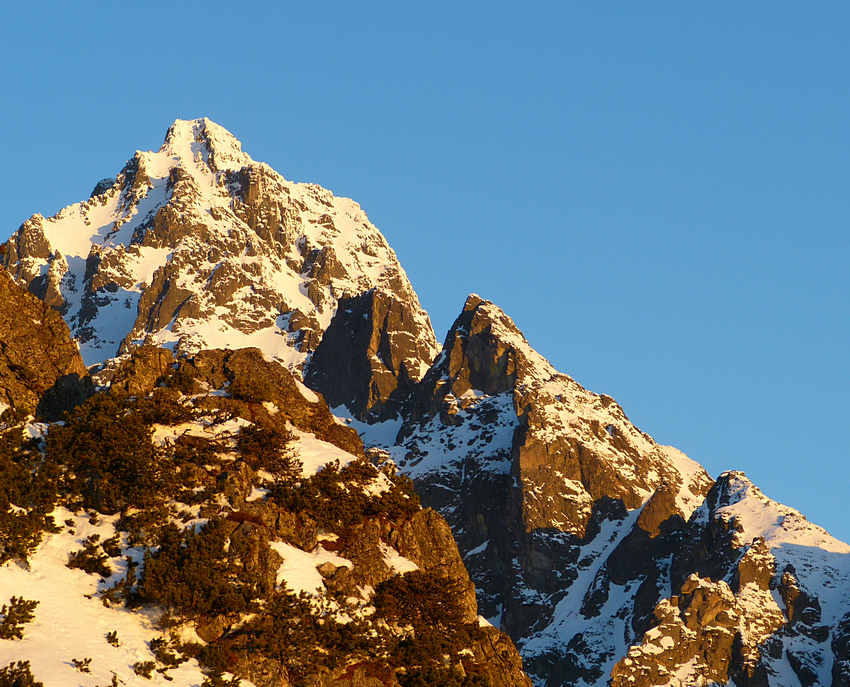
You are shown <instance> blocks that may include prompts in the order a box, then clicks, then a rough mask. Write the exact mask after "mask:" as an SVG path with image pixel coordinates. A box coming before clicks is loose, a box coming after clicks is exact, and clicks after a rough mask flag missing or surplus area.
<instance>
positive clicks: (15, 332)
mask: <svg viewBox="0 0 850 687" xmlns="http://www.w3.org/2000/svg"><path fill="white" fill-rule="evenodd" d="M91 394H92V383H91V379H90V378H89V374H88V372H87V371H86V368H85V365H83V360H82V358H81V357H80V353H79V350H78V349H77V344H76V343H75V342H74V341H73V340H72V339H71V337H70V335H69V332H68V326H67V325H66V324H65V322H64V321H63V320H62V317H61V316H60V315H59V314H58V313H57V312H55V311H54V310H53V309H52V308H50V307H49V306H48V305H47V304H46V303H44V302H43V301H41V300H39V299H38V298H36V297H35V296H34V295H32V294H29V293H26V292H25V291H24V290H23V289H21V288H20V287H19V286H18V285H16V284H15V283H14V281H13V280H12V279H11V277H10V276H9V275H8V274H7V273H5V272H2V271H0V403H1V404H2V405H3V406H4V407H11V408H14V409H15V410H18V411H20V412H22V413H24V414H27V413H33V414H36V415H37V416H39V417H43V418H45V419H49V420H55V419H59V417H60V416H61V415H62V412H63V411H65V410H70V409H71V408H73V407H75V406H76V405H78V404H79V403H81V402H82V401H84V400H85V399H86V398H88V396H90V395H91Z"/></svg>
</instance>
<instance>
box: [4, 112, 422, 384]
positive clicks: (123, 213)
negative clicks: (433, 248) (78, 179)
mask: <svg viewBox="0 0 850 687" xmlns="http://www.w3.org/2000/svg"><path fill="white" fill-rule="evenodd" d="M4 264H5V266H6V267H7V269H9V270H10V271H11V272H12V273H13V275H14V276H15V279H16V280H17V282H18V283H19V284H21V285H22V286H24V287H25V288H28V289H29V290H30V291H32V292H34V293H36V294H37V295H39V296H40V297H41V298H42V299H44V300H45V301H46V302H47V303H48V304H50V305H52V306H54V307H56V308H57V309H59V310H60V312H62V313H63V315H64V316H65V318H66V320H67V322H68V324H69V325H70V327H71V331H72V334H73V335H74V336H75V337H76V338H77V339H78V341H79V343H80V350H81V352H82V355H83V359H84V360H85V362H86V364H88V365H91V364H93V363H100V362H102V361H104V360H106V359H109V358H112V357H114V356H116V355H118V354H120V353H123V352H125V351H126V350H128V349H129V347H131V346H132V345H133V344H136V343H139V342H142V341H148V342H152V343H156V344H160V345H165V346H169V347H171V348H172V349H173V350H175V351H178V352H183V353H192V352H195V351H198V350H201V349H203V348H224V347H228V348H242V347H246V346H255V347H258V348H260V349H262V350H263V351H264V353H265V354H266V355H267V356H269V357H271V358H274V359H277V360H279V361H281V362H282V363H283V364H285V365H286V366H287V367H289V368H290V369H292V370H300V369H301V367H302V366H303V364H304V362H305V361H306V360H307V359H308V357H309V354H310V353H311V352H312V351H313V350H315V348H316V346H317V345H318V344H319V341H320V340H321V338H322V334H323V332H324V331H325V329H326V328H327V327H328V325H329V324H330V322H331V320H332V318H333V317H334V314H335V313H336V311H337V305H338V303H339V301H340V299H346V298H351V297H355V296H359V295H361V294H364V293H366V292H368V291H370V290H371V289H376V290H377V291H380V292H384V293H388V294H389V295H390V297H391V298H392V299H393V300H395V301H397V302H398V303H400V304H401V307H402V309H403V311H404V319H405V322H406V327H407V328H408V329H411V330H412V331H415V332H416V336H415V337H409V339H410V341H409V342H408V343H409V345H408V346H407V347H406V348H405V349H404V352H403V355H402V357H401V360H400V361H395V366H396V368H399V367H403V368H404V370H403V372H402V370H400V369H393V370H392V375H393V376H394V377H398V376H399V375H400V374H404V375H405V377H406V378H409V379H411V380H418V379H419V378H420V377H421V376H422V374H424V372H425V370H426V369H427V368H428V366H429V365H430V363H431V361H432V359H433V357H434V355H435V354H436V352H437V351H438V346H437V343H436V339H435V338H434V335H433V331H432V329H431V325H430V321H429V320H428V316H427V314H426V313H425V312H424V311H423V310H422V308H421V307H420V306H419V301H418V299H417V297H416V294H415V293H414V292H413V289H412V288H411V286H410V283H409V282H408V280H407V277H406V275H405V273H404V270H403V269H402V268H401V266H400V265H399V264H398V261H397V259H396V257H395V254H394V253H393V251H392V249H391V248H390V247H389V246H388V245H387V243H386V241H385V240H384V238H383V236H381V234H380V232H379V231H378V230H377V229H376V228H375V227H374V226H373V225H372V224H371V223H370V222H369V220H368V219H367V217H366V214H365V213H364V212H363V210H362V209H361V208H360V206H359V205H358V204H357V203H355V202H354V201H352V200H349V199H347V198H337V197H335V196H334V195H333V194H331V193H330V192H329V191H327V190H325V189H323V188H321V187H319V186H316V185H313V184H295V183H291V182H289V181H286V180H285V179H284V178H283V177H281V176H280V175H279V174H277V173H276V172H275V171H274V170H272V169H271V168H270V167H269V166H268V165H265V164H263V163H258V162H255V161H253V160H252V159H251V158H250V157H249V156H248V155H247V154H246V153H243V152H242V150H241V145H240V143H239V141H238V140H236V138H234V137H233V136H232V135H231V134H230V133H229V132H227V131H226V130H225V129H223V128H222V127H220V126H218V125H216V124H214V123H213V122H211V121H209V120H207V119H200V120H194V121H181V120H178V121H176V122H175V123H174V124H173V126H172V127H171V128H170V129H169V131H168V134H167V136H166V139H165V143H164V144H163V145H162V147H161V148H160V149H159V151H157V152H141V151H138V152H136V154H135V156H134V157H133V158H132V159H131V160H130V161H129V162H128V163H127V165H126V166H125V167H124V169H123V170H122V171H121V173H120V174H119V175H118V177H117V179H115V180H104V181H102V182H100V183H99V184H98V185H97V187H96V188H95V192H94V194H93V196H92V197H91V198H90V199H89V200H87V201H85V202H82V203H77V204H75V205H71V206H69V207H66V208H65V209H64V210H62V211H61V212H60V213H58V214H57V215H56V216H54V217H50V218H46V219H45V218H44V217H42V216H40V215H35V216H33V217H32V218H30V219H29V220H27V221H26V222H25V223H24V224H23V225H22V226H21V228H20V229H19V230H18V231H17V232H16V234H15V235H14V236H13V237H12V238H11V239H10V241H9V243H8V244H7V250H6V256H5V260H4ZM382 371H385V370H382Z"/></svg>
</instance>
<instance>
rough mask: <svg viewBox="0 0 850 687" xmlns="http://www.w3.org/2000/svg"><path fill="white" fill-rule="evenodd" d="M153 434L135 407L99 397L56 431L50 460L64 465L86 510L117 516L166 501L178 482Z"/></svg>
mask: <svg viewBox="0 0 850 687" xmlns="http://www.w3.org/2000/svg"><path fill="white" fill-rule="evenodd" d="M152 433H153V432H152V429H151V427H150V425H149V424H148V423H147V422H145V420H144V418H143V417H142V414H140V413H138V412H134V409H133V407H132V404H131V403H130V402H129V401H126V400H124V399H120V398H116V397H115V396H112V395H110V394H96V395H95V396H92V397H91V398H90V399H89V400H88V401H86V402H85V403H83V404H82V405H80V406H78V407H77V408H75V409H74V411H73V412H72V413H70V414H67V415H66V419H65V425H64V426H58V425H54V426H53V427H52V428H51V430H50V433H49V435H48V439H47V457H48V460H50V461H53V462H55V463H57V464H60V465H64V466H66V468H67V471H66V473H65V476H64V485H65V487H66V488H67V489H68V490H69V491H70V492H71V494H72V495H75V496H77V497H80V498H81V499H82V502H83V505H84V506H85V507H86V508H93V509H94V510H97V511H98V512H100V513H104V514H109V513H115V512H117V511H119V510H121V509H124V508H127V507H129V506H131V507H135V508H149V507H151V506H152V505H155V504H156V503H158V502H160V501H162V499H163V498H164V497H165V496H166V495H167V494H168V493H169V491H170V487H171V484H172V482H173V465H172V463H171V461H170V460H169V459H168V458H167V457H165V456H163V455H161V454H160V452H159V451H157V449H156V448H155V447H154V445H153V443H152V441H151V436H152Z"/></svg>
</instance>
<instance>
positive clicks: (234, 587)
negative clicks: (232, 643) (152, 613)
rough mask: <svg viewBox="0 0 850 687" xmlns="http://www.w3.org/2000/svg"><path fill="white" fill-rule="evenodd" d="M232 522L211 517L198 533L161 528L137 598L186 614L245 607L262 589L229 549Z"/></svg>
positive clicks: (237, 609)
mask: <svg viewBox="0 0 850 687" xmlns="http://www.w3.org/2000/svg"><path fill="white" fill-rule="evenodd" d="M232 527H233V525H232V524H231V523H228V522H227V521H226V520H223V519H221V518H213V519H211V520H210V521H209V522H208V523H207V524H206V525H205V526H204V527H203V528H202V529H201V530H200V532H197V533H196V532H195V531H194V530H192V529H191V528H190V529H189V530H188V531H186V532H184V531H181V530H180V529H178V528H177V527H176V526H174V525H168V526H166V527H164V528H163V530H162V532H161V534H160V537H159V549H158V550H157V551H156V553H153V554H152V553H150V551H148V552H146V553H145V566H144V574H143V577H142V582H141V588H140V599H141V600H142V601H143V602H154V603H159V604H162V605H163V606H165V607H166V608H168V609H169V610H172V611H174V612H176V613H179V614H181V615H184V616H186V617H197V616H202V615H219V614H230V613H242V612H245V611H247V610H248V609H249V608H250V606H251V603H250V602H251V601H252V600H253V599H256V598H259V597H260V596H261V590H260V589H259V586H258V585H259V582H258V581H257V580H255V579H252V576H251V575H249V574H248V573H247V572H246V571H245V569H244V567H243V566H242V565H241V562H240V561H239V560H238V559H237V557H236V555H235V554H234V553H233V552H231V551H229V550H228V549H229V545H228V544H229V541H228V540H229V533H230V530H231V529H232Z"/></svg>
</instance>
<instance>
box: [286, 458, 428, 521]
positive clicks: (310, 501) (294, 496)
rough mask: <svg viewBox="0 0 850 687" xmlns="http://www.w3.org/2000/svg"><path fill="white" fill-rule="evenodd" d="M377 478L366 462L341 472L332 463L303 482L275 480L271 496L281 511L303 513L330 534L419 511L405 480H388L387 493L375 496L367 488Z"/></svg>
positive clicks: (352, 465) (376, 473)
mask: <svg viewBox="0 0 850 687" xmlns="http://www.w3.org/2000/svg"><path fill="white" fill-rule="evenodd" d="M377 478H378V469H377V468H376V467H375V466H373V465H372V464H371V463H369V462H368V461H365V460H356V461H352V462H351V463H349V464H347V465H345V466H344V467H343V468H340V467H339V463H338V462H332V463H328V464H327V465H325V466H324V467H323V468H322V469H320V470H319V471H318V472H316V474H315V475H313V476H312V477H310V478H308V479H305V480H300V481H297V482H296V481H294V480H292V479H278V480H277V482H276V483H275V485H274V486H273V487H272V489H271V491H270V494H271V496H272V497H273V498H274V500H275V501H276V502H277V503H278V504H279V505H280V506H281V507H283V508H286V509H287V510H290V511H293V512H300V513H306V514H307V515H309V516H310V517H312V518H313V519H314V520H316V522H317V523H319V525H320V526H321V527H323V528H325V529H327V530H329V531H332V532H343V531H344V530H346V529H348V528H350V527H352V526H354V525H356V524H357V523H359V522H361V521H362V520H363V519H365V518H369V517H375V516H384V517H387V518H389V519H392V520H398V519H404V518H409V517H412V516H413V515H414V514H415V513H416V512H417V511H418V510H419V507H420V505H419V498H418V497H417V496H416V492H415V491H414V490H413V483H412V482H411V481H410V480H409V479H408V478H406V477H404V476H403V475H392V476H389V477H388V478H389V480H390V488H389V490H387V491H384V492H383V493H381V494H377V495H376V494H373V493H370V492H369V490H368V487H369V485H370V484H371V483H372V482H373V481H374V480H375V479H377Z"/></svg>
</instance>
